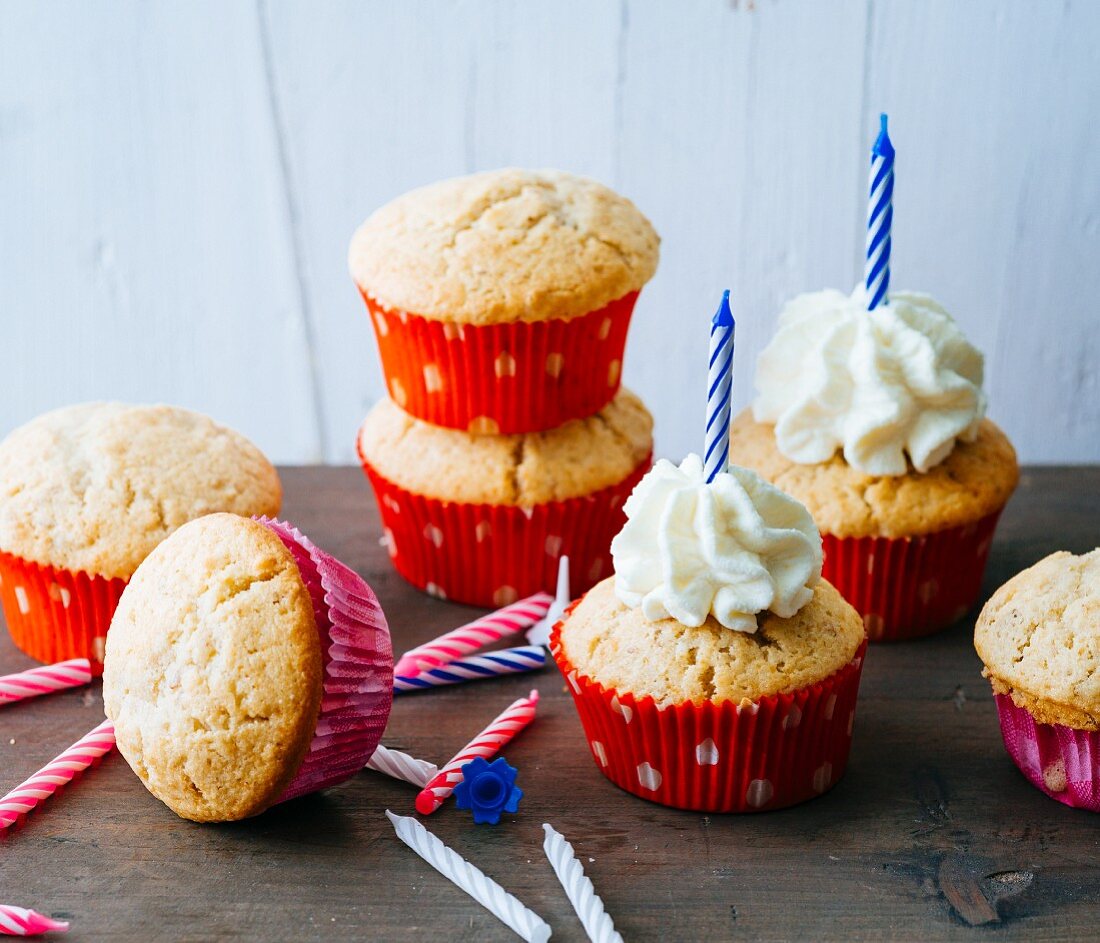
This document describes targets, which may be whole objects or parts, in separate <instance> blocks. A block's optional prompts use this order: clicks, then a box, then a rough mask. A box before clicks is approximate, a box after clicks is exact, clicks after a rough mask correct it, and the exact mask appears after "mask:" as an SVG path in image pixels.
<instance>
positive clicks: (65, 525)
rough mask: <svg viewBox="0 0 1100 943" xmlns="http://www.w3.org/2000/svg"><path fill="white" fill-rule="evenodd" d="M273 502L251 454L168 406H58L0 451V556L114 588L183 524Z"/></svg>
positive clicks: (271, 481)
mask: <svg viewBox="0 0 1100 943" xmlns="http://www.w3.org/2000/svg"><path fill="white" fill-rule="evenodd" d="M281 500H282V488H281V487H280V485H279V477H278V475H277V474H276V473H275V469H274V467H272V465H271V463H270V462H269V461H268V460H267V458H265V457H264V454H263V453H262V452H261V451H260V450H259V449H258V448H256V446H254V445H253V444H252V443H251V442H249V441H248V439H246V438H245V437H244V436H242V435H240V434H239V433H237V432H234V431H233V430H232V429H227V428H226V427H225V426H221V425H218V424H217V423H216V422H214V421H213V420H212V419H209V418H207V417H206V416H203V415H201V414H200V413H194V412H191V411H190V410H187V409H179V408H177V407H174V406H128V405H126V404H124V403H83V404H81V405H78V406H68V407H65V408H63V409H57V410H54V411H53V412H49V413H46V414H44V415H42V416H39V417H38V418H37V419H33V420H31V421H30V422H29V423H27V424H26V425H25V426H21V427H20V428H18V429H16V430H15V431H14V432H12V433H11V435H9V436H8V437H7V438H6V439H5V440H4V441H3V442H0V550H4V551H7V552H8V553H12V554H15V555H16V556H20V557H23V558H25V559H28V560H33V561H34V562H36V563H41V564H47V565H52V566H56V567H62V568H64V569H70V570H84V571H86V572H88V573H94V574H98V575H100V576H105V577H122V578H124V579H125V578H128V577H129V576H130V574H132V573H133V572H134V570H135V569H136V568H137V565H138V564H139V563H141V561H142V560H143V559H145V557H146V556H147V555H148V554H149V552H150V551H151V550H152V549H153V548H154V547H155V546H156V545H157V544H158V543H160V542H161V541H162V540H163V539H164V538H165V537H167V536H168V535H169V534H170V533H171V532H172V531H174V530H175V529H176V528H177V527H179V526H180V525H182V524H184V523H186V522H187V521H190V520H193V519H194V518H197V517H202V516H203V515H204V514H210V513H212V512H214V511H231V512H233V513H235V514H245V515H253V514H267V515H275V514H276V513H278V510H279V505H280V503H281Z"/></svg>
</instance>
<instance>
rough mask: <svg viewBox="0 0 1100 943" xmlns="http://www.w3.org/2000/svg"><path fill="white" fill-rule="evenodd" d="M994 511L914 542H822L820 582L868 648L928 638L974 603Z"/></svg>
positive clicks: (857, 539) (825, 538) (853, 539)
mask: <svg viewBox="0 0 1100 943" xmlns="http://www.w3.org/2000/svg"><path fill="white" fill-rule="evenodd" d="M1000 516H1001V512H1000V510H997V511H996V512H995V513H993V514H990V515H988V516H987V517H983V518H982V519H981V520H978V521H975V522H974V523H972V524H964V525H962V526H960V527H951V528H947V529H945V530H941V531H936V532H935V533H932V534H926V535H924V536H921V537H899V538H889V537H834V536H832V535H831V534H822V535H821V543H822V549H823V550H824V552H825V563H824V566H823V567H822V570H821V575H822V576H823V577H824V578H825V579H827V580H828V581H829V582H830V583H832V584H833V586H835V587H836V588H837V590H838V591H839V592H840V595H841V596H843V597H844V598H845V599H846V600H848V602H849V603H851V604H852V606H854V607H855V609H856V611H857V612H858V613H859V614H860V615H861V616H862V617H863V624H864V626H865V627H866V629H867V635H868V637H869V638H870V640H871V641H872V642H895V641H902V640H904V639H909V638H917V637H919V636H922V635H930V634H932V633H933V632H938V631H939V630H940V629H945V628H947V627H948V626H949V625H952V624H953V623H955V622H958V621H959V619H961V618H962V617H963V616H965V615H966V614H967V612H969V611H970V610H971V609H972V608H973V607H974V604H975V603H976V602H977V601H978V596H979V595H980V594H981V589H982V575H983V574H984V573H985V564H986V561H987V560H988V559H989V548H990V546H991V545H992V543H993V531H994V530H995V529H996V527H997V519H998V518H999V517H1000Z"/></svg>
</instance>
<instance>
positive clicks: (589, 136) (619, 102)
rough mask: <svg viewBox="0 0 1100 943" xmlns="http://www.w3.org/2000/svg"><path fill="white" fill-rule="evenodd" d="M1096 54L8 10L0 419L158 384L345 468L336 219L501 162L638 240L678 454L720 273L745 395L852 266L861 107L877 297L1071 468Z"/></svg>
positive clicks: (353, 9)
mask: <svg viewBox="0 0 1100 943" xmlns="http://www.w3.org/2000/svg"><path fill="white" fill-rule="evenodd" d="M1098 46H1100V2H1095V0H1065V2H1057V3H1056V2H1041V0H966V2H960V0H911V2H903V0H889V2H887V0H756V2H755V4H753V3H750V2H749V0H740V2H729V0H726V2H723V0H680V2H671V0H627V2H620V0H568V2H565V0H489V2H478V0H457V2H443V0H438V2H431V0H399V2H394V0H371V2H363V0H346V2H328V0H325V2H308V3H307V2H298V3H290V2H286V0H255V2H253V0H230V2H224V0H202V2H194V0H192V2H188V3H186V4H177V3H168V2H149V0H135V2H121V0H114V2H109V3H108V2H94V3H93V2H86V0H74V2H49V3H46V2H41V3H40V2H30V0H27V2H17V0H4V2H2V3H0V305H2V307H0V327H2V330H0V351H2V359H0V363H2V371H3V372H2V379H0V393H2V395H0V434H2V433H4V432H6V431H7V430H8V429H10V428H11V427H13V426H14V425H16V424H18V423H20V422H22V421H24V420H26V419H29V418H30V417H32V416H34V415H35V414H37V413H39V412H41V411H43V410H45V409H48V408H51V407H54V406H58V405H61V404H64V403H68V402H73V401H77V400H84V399H91V398H120V399H125V400H131V401H166V402H174V403H180V404H183V405H187V406H191V407H194V408H196V409H200V410H203V411H204V412H208V413H210V414H212V415H214V416H216V417H218V418H219V419H221V420H223V421H225V422H228V423H230V424H231V425H233V426H236V427H238V428H240V429H241V430H242V431H244V432H246V433H247V434H249V435H250V436H252V437H253V438H254V439H255V440H256V441H257V442H258V443H259V444H260V445H261V446H262V447H263V448H265V449H266V450H267V451H268V452H269V453H270V454H271V455H272V456H273V457H274V458H275V459H277V460H280V461H289V462H307V461H321V460H325V461H336V462H344V461H351V460H352V458H353V442H354V436H355V431H356V428H357V426H358V423H359V421H360V420H361V418H362V416H363V414H364V413H365V412H366V410H367V408H368V407H369V406H370V405H371V403H372V402H374V401H375V400H376V399H377V398H378V397H379V396H380V395H382V389H383V388H382V383H381V376H380V369H379V366H378V361H377V354H376V351H375V348H374V342H373V338H372V337H371V336H370V332H369V327H368V322H367V318H366V316H365V314H364V310H363V309H362V305H361V303H360V301H359V298H358V297H357V295H356V292H355V290H354V288H353V286H352V283H351V281H350V279H349V277H348V275H347V270H346V264H345V251H346V246H347V242H348V238H349V236H350V235H351V233H352V230H353V229H354V228H355V226H356V224H357V223H358V222H359V221H360V220H361V219H362V218H364V217H365V216H366V215H367V214H368V213H369V212H370V211H371V210H372V209H374V208H375V207H377V206H378V205H380V204H381V203H383V202H385V201H386V200H388V199H390V198H391V197H393V196H395V195H397V194H399V193H401V192H402V191H404V190H406V189H408V188H410V187H413V186H416V185H418V184H422V183H426V182H429V181H432V180H435V179H438V178H442V177H448V176H453V175H456V174H461V173H465V172H469V171H474V170H479V169H487V168H492V167H498V166H502V165H509V164H513V165H529V166H555V167H561V168H565V169H569V170H573V171H576V172H580V173H583V174H589V175H592V176H594V177H597V178H599V179H601V180H604V181H606V182H607V183H609V184H611V185H612V186H614V187H616V188H617V189H619V190H621V191H622V192H624V193H626V194H627V195H629V196H630V197H631V198H632V199H634V200H635V201H636V202H637V203H638V205H639V206H640V207H642V209H643V210H644V211H645V212H646V213H647V214H648V215H649V216H650V217H651V218H652V219H653V221H654V223H655V224H656V226H657V228H658V230H659V231H660V233H661V234H662V236H663V239H664V243H663V248H662V260H661V266H660V269H659V271H658V274H657V277H656V279H655V280H654V281H653V282H652V283H651V284H650V286H649V287H648V288H647V289H646V291H645V292H643V294H642V299H641V302H640V304H639V307H638V311H637V316H636V320H635V325H634V328H633V331H632V334H631V339H630V345H629V348H628V352H627V359H626V367H625V378H626V382H627V384H628V385H630V386H632V387H633V388H634V389H636V390H637V391H638V392H640V393H641V394H642V395H643V396H644V397H645V398H646V399H647V400H648V402H649V403H650V405H651V407H652V409H653V411H654V412H655V414H656V416H657V422H658V448H659V450H660V451H661V452H662V453H664V454H667V455H676V456H678V455H680V454H682V453H683V452H685V451H688V450H690V449H697V448H699V446H700V444H701V442H700V439H701V428H702V419H703V391H704V383H705V370H704V359H705V352H706V345H707V339H706V324H707V320H708V318H709V316H710V314H711V313H712V311H713V309H714V307H715V304H716V302H717V300H718V297H719V293H720V291H721V289H722V288H724V287H727V286H728V287H730V288H732V290H733V294H734V299H735V305H736V314H737V317H738V337H737V344H738V346H737V359H736V371H737V381H736V387H735V403H736V404H739V405H743V404H746V403H747V402H748V401H749V398H750V395H751V377H752V370H753V363H754V360H755V356H756V354H757V352H758V351H759V350H760V348H761V346H762V345H763V344H764V343H765V341H766V340H767V338H768V337H769V336H770V334H771V332H772V327H773V322H774V318H775V314H776V312H777V310H778V306H779V305H780V303H781V302H782V301H783V299H785V298H787V297H788V296H790V295H791V294H792V293H795V292H798V291H802V290H810V289H817V288H821V287H824V286H835V287H840V288H849V287H851V285H852V284H853V283H854V282H855V281H856V279H857V278H858V276H859V273H860V271H861V255H862V249H863V225H864V212H865V186H866V165H867V149H868V146H869V144H870V141H871V138H872V136H873V131H874V127H875V123H876V121H877V115H878V112H879V111H880V110H885V111H888V112H889V113H890V116H891V131H892V136H893V139H894V142H895V144H896V146H897V148H898V152H899V156H898V164H897V167H898V169H897V187H896V193H895V230H894V278H893V285H894V287H896V288H902V287H913V288H920V289H923V290H928V291H931V292H933V293H934V294H935V295H936V296H937V297H939V298H940V299H941V300H942V301H943V302H944V303H946V304H947V305H948V306H949V308H950V309H951V310H952V311H953V312H954V313H955V315H956V317H957V318H958V319H959V321H960V322H961V323H962V324H963V326H964V329H965V330H966V331H967V333H968V334H969V335H970V337H971V338H972V340H973V341H974V342H975V343H976V344H978V345H979V346H980V347H981V348H982V349H983V350H984V351H985V353H986V358H987V360H986V362H987V383H988V388H989V391H990V397H991V401H992V415H993V416H994V418H996V419H997V420H999V421H1000V422H1002V423H1003V424H1004V426H1005V427H1006V428H1007V429H1008V431H1009V433H1010V434H1011V436H1012V437H1013V439H1014V440H1015V442H1016V444H1017V446H1018V448H1019V450H1020V452H1021V455H1022V457H1023V458H1024V459H1025V460H1027V461H1032V462H1054V461H1096V460H1100V381H1098V373H1100V369H1098V362H1100V314H1098V311H1100V307H1098V300H1100V60H1098V53H1097V48H1098Z"/></svg>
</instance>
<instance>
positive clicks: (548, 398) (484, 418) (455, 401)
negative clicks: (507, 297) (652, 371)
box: [361, 292, 638, 435]
mask: <svg viewBox="0 0 1100 943" xmlns="http://www.w3.org/2000/svg"><path fill="white" fill-rule="evenodd" d="M361 293H362V295H363V299H364V300H365V301H366V303H367V308H368V309H369V311H370V316H371V322H372V324H373V325H374V332H375V336H376V337H377V339H378V350H379V353H380V354H381V357H382V370H383V373H384V374H385V378H386V388H387V391H388V392H389V395H390V397H391V398H392V399H393V400H394V401H395V402H396V403H397V405H398V406H400V407H401V408H402V409H404V410H405V411H406V412H408V413H410V414H411V415H413V416H416V417H417V418H418V419H422V420H424V421H425V422H430V423H432V424H433V425H436V426H447V427H448V428H451V429H461V430H463V431H466V432H473V433H475V434H481V435H488V434H494V435H495V434H509V433H518V432H538V431H541V430H543V429H550V428H553V427H555V426H560V425H561V424H562V423H565V422H568V421H569V420H570V419H579V418H581V417H584V416H590V415H592V414H593V413H595V412H598V411H599V410H600V409H602V408H603V407H604V406H606V405H607V404H608V403H609V402H611V400H612V398H613V397H614V396H615V393H616V392H617V391H618V389H619V381H620V375H621V373H622V360H623V348H624V347H625V345H626V335H627V330H628V328H629V327H630V317H631V314H632V313H633V311H634V303H635V302H636V301H637V298H638V293H637V292H630V293H629V294H627V295H624V296H623V297H622V298H619V299H618V300H616V301H613V302H611V303H610V304H608V305H606V306H605V307H603V308H600V309H599V310H598V311H591V312H589V313H588V314H584V315H581V316H580V317H575V318H568V319H565V318H548V319H545V320H541V321H514V322H509V323H503V324H487V325H475V324H459V323H456V322H451V321H439V320H433V319H430V318H424V317H420V316H419V315H417V314H413V313H410V312H405V311H393V310H389V309H387V308H384V307H383V306H382V305H380V304H379V303H378V302H377V301H375V300H374V299H373V298H372V297H371V296H370V295H369V294H367V293H366V292H361Z"/></svg>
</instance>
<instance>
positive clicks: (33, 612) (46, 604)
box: [0, 551, 126, 675]
mask: <svg viewBox="0 0 1100 943" xmlns="http://www.w3.org/2000/svg"><path fill="white" fill-rule="evenodd" d="M125 588H126V580H124V579H119V578H115V579H107V578H105V577H102V576H94V575H92V574H90V573H84V572H83V571H80V570H65V569H60V568H58V567H52V566H46V565H44V564H41V563H34V562H32V561H30V560H25V559H23V558H22V557H17V556H14V555H13V554H10V553H4V552H3V551H0V601H2V602H3V606H4V619H5V621H6V622H7V624H8V631H9V632H10V633H11V637H12V640H13V641H14V642H15V644H16V645H18V646H19V648H20V649H22V650H23V651H24V652H26V653H27V654H28V655H30V656H31V658H36V659H38V661H41V662H44V663H47V664H53V663H54V662H59V661H68V660H69V659H71V658H87V659H88V660H89V661H90V662H91V663H92V671H93V672H94V673H95V674H97V675H98V674H101V673H102V671H103V645H104V643H105V641H106V638H107V629H108V628H109V627H110V625H111V616H113V615H114V612H115V607H116V606H117V605H118V600H119V598H120V597H121V596H122V591H123V590H124V589H125Z"/></svg>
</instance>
